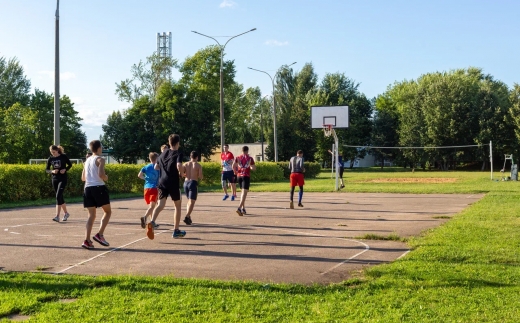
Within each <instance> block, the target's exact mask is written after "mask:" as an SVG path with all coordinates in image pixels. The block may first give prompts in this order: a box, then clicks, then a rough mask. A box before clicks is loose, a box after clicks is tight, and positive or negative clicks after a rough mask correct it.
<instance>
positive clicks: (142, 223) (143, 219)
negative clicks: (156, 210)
mask: <svg viewBox="0 0 520 323" xmlns="http://www.w3.org/2000/svg"><path fill="white" fill-rule="evenodd" d="M141 228H143V229H144V228H146V217H145V216H142V217H141Z"/></svg>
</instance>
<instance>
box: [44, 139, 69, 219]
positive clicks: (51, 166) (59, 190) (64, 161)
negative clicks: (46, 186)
mask: <svg viewBox="0 0 520 323" xmlns="http://www.w3.org/2000/svg"><path fill="white" fill-rule="evenodd" d="M49 150H50V152H51V155H52V156H50V157H49V159H47V167H46V168H45V171H46V172H47V173H48V174H52V187H54V192H55V193H56V216H55V217H54V218H53V219H52V220H53V221H56V222H60V212H61V210H63V213H64V214H63V220H62V221H67V219H68V218H69V216H70V214H69V212H67V205H66V204H65V200H64V199H63V191H65V187H66V186H67V179H68V176H67V172H68V171H69V169H71V168H72V163H71V162H70V160H69V158H68V157H67V155H65V152H64V151H63V147H62V146H55V145H52V146H50V147H49Z"/></svg>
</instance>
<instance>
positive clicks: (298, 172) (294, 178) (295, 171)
mask: <svg viewBox="0 0 520 323" xmlns="http://www.w3.org/2000/svg"><path fill="white" fill-rule="evenodd" d="M289 169H290V170H291V176H290V181H291V202H290V203H289V207H290V208H291V209H294V203H293V197H294V188H295V187H296V186H299V187H300V191H299V192H298V206H299V207H303V204H302V198H303V185H305V179H304V176H303V173H305V167H303V151H301V150H298V151H297V152H296V156H294V157H291V160H290V161H289Z"/></svg>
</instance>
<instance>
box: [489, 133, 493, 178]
mask: <svg viewBox="0 0 520 323" xmlns="http://www.w3.org/2000/svg"><path fill="white" fill-rule="evenodd" d="M489 162H490V163H491V180H493V142H492V141H491V140H490V141H489Z"/></svg>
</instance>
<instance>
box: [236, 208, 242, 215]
mask: <svg viewBox="0 0 520 323" xmlns="http://www.w3.org/2000/svg"><path fill="white" fill-rule="evenodd" d="M237 214H238V215H239V216H242V215H243V214H242V210H240V208H238V209H237Z"/></svg>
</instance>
